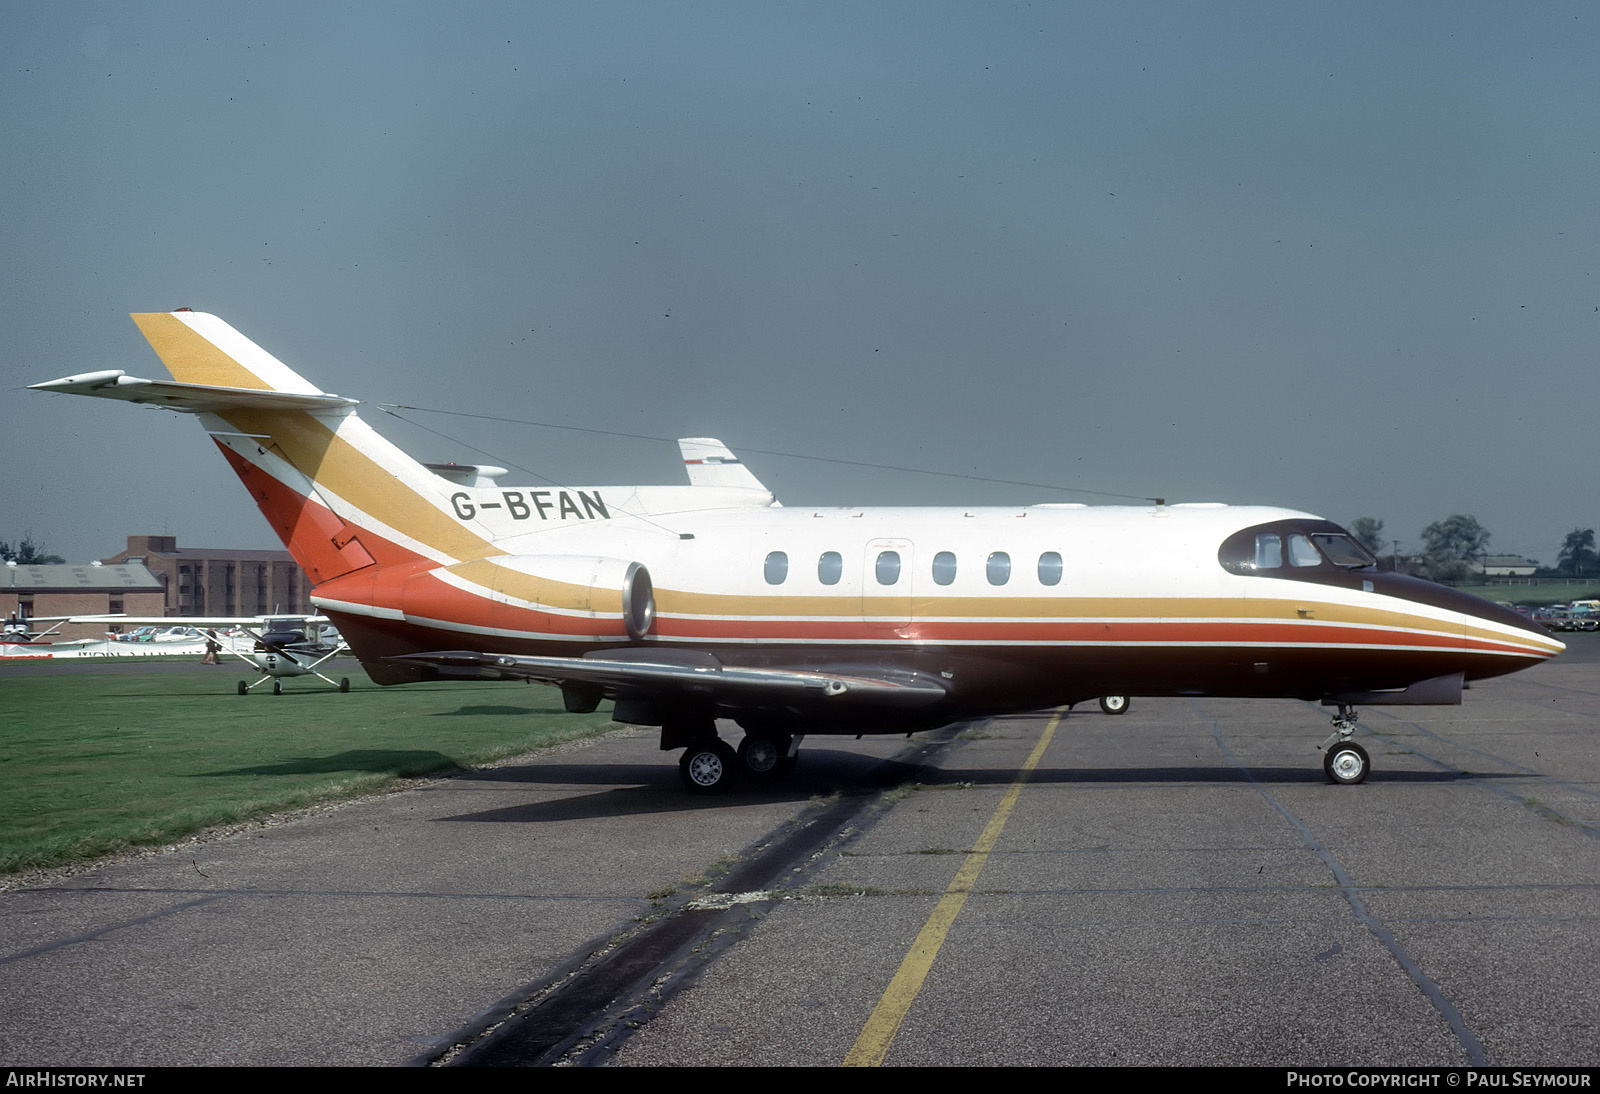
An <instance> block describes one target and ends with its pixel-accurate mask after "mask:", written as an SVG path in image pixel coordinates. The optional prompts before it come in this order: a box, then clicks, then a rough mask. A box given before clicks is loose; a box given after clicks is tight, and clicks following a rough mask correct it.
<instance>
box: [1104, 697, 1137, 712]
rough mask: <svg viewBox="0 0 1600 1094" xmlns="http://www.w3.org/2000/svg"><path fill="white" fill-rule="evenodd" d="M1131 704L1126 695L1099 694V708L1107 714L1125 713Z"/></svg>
mask: <svg viewBox="0 0 1600 1094" xmlns="http://www.w3.org/2000/svg"><path fill="white" fill-rule="evenodd" d="M1131 705H1132V702H1131V700H1129V698H1128V697H1127V696H1126V695H1102V696H1100V709H1101V710H1103V711H1105V712H1106V713H1107V714H1126V713H1128V707H1129V706H1131Z"/></svg>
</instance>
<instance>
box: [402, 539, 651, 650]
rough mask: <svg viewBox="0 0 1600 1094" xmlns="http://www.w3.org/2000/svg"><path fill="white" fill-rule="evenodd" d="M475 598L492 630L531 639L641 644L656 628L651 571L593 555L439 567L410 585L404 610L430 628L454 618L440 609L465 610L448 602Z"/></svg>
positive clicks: (502, 557) (506, 559) (512, 558)
mask: <svg viewBox="0 0 1600 1094" xmlns="http://www.w3.org/2000/svg"><path fill="white" fill-rule="evenodd" d="M476 597H481V598H485V599H486V600H487V602H488V607H489V620H488V623H489V625H490V626H492V627H494V628H495V629H496V630H502V631H510V632H520V633H523V634H527V635H528V636H529V637H533V638H537V637H541V636H547V635H548V636H563V637H566V636H571V637H578V638H600V639H607V638H609V639H623V638H625V639H627V640H629V641H633V642H637V641H640V640H641V639H643V638H644V636H645V635H647V634H649V633H650V627H651V625H652V624H653V623H654V622H655V612H656V598H655V586H654V585H653V584H652V583H651V581H650V571H649V570H647V569H645V567H644V565H643V564H642V563H638V562H630V561H628V560H626V559H620V558H604V557H601V556H596V555H499V556H497V557H494V558H483V559H476V560H474V561H472V562H459V563H457V564H455V565H454V566H441V567H439V568H438V569H436V570H430V571H427V572H426V573H422V574H418V575H416V576H415V577H412V578H411V579H410V580H408V581H407V582H406V585H405V591H404V593H403V595H402V602H401V610H402V611H403V612H404V614H405V617H406V619H408V620H411V621H414V622H417V623H424V624H425V623H427V622H429V621H431V620H435V619H450V618H452V614H451V612H450V611H446V610H442V609H446V608H450V609H452V610H454V611H456V612H457V613H459V610H460V605H459V604H451V603H449V602H451V601H455V600H458V599H461V598H468V599H466V600H464V601H463V603H470V598H476ZM480 603H481V601H480ZM480 610H481V609H480ZM457 617H458V616H457Z"/></svg>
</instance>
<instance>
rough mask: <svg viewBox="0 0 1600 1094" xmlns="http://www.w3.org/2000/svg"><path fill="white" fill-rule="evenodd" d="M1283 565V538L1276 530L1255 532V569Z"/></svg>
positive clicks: (1271, 568) (1270, 568) (1268, 568)
mask: <svg viewBox="0 0 1600 1094" xmlns="http://www.w3.org/2000/svg"><path fill="white" fill-rule="evenodd" d="M1282 565H1283V538H1282V537H1281V536H1279V535H1278V533H1276V532H1257V533H1256V561H1255V568H1256V569H1257V570H1276V569H1277V568H1278V567H1279V566H1282Z"/></svg>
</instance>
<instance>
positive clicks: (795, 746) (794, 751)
mask: <svg viewBox="0 0 1600 1094" xmlns="http://www.w3.org/2000/svg"><path fill="white" fill-rule="evenodd" d="M799 745H800V738H799V737H797V736H796V737H791V736H788V735H786V734H756V733H747V734H745V738H744V740H742V741H740V742H739V750H738V751H737V752H735V751H734V750H733V749H732V748H729V747H728V745H727V744H726V743H725V742H724V741H723V740H722V738H720V737H718V736H717V735H716V729H715V725H714V724H712V725H711V726H709V727H704V728H703V730H702V732H700V733H698V734H697V735H696V736H695V739H694V740H693V741H691V742H690V743H689V745H688V747H687V748H685V749H684V750H683V756H682V757H681V758H680V759H679V760H678V776H679V777H680V778H681V779H683V785H684V786H685V787H687V788H688V789H689V790H690V791H692V792H693V793H696V794H721V793H723V792H724V791H726V790H727V789H728V788H729V787H730V786H732V785H733V782H734V780H735V779H736V778H740V777H743V778H746V779H749V780H751V781H752V782H771V781H774V780H776V779H780V778H782V777H783V776H785V775H787V774H788V773H789V772H790V771H792V770H794V765H795V761H796V760H798V759H799Z"/></svg>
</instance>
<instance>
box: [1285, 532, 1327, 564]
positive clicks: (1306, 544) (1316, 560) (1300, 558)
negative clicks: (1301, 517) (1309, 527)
mask: <svg viewBox="0 0 1600 1094" xmlns="http://www.w3.org/2000/svg"><path fill="white" fill-rule="evenodd" d="M1289 561H1290V563H1292V564H1293V565H1295V566H1321V565H1322V556H1321V555H1319V554H1317V549H1316V548H1315V547H1313V546H1311V537H1310V536H1303V535H1301V534H1300V533H1299V532H1296V533H1294V534H1293V535H1291V536H1290V537H1289Z"/></svg>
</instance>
